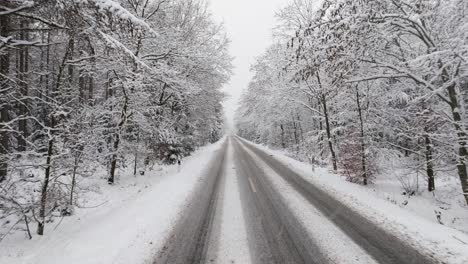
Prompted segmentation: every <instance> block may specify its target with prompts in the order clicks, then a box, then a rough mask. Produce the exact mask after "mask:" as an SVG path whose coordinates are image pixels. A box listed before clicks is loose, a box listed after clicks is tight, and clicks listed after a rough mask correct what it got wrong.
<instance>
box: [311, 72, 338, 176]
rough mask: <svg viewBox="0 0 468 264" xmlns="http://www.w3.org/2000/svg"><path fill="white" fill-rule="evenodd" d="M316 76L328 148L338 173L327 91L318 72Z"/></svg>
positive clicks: (334, 168)
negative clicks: (320, 91) (319, 89)
mask: <svg viewBox="0 0 468 264" xmlns="http://www.w3.org/2000/svg"><path fill="white" fill-rule="evenodd" d="M316 75H317V82H318V83H319V86H320V87H321V88H322V94H321V98H320V101H322V108H323V115H324V117H325V128H326V130H327V140H328V148H329V149H330V154H331V157H332V163H333V170H334V171H337V170H338V165H337V161H336V154H335V150H334V148H333V142H332V141H333V140H332V135H331V126H330V118H329V116H328V108H327V98H326V97H325V91H323V87H322V82H321V80H320V75H319V73H318V72H317V74H316Z"/></svg>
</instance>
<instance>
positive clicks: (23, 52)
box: [17, 20, 29, 151]
mask: <svg viewBox="0 0 468 264" xmlns="http://www.w3.org/2000/svg"><path fill="white" fill-rule="evenodd" d="M27 25H28V23H27V21H26V20H22V21H21V27H22V28H27ZM28 35H29V33H27V32H26V31H24V30H23V31H21V33H20V39H21V40H25V41H28V39H29V36H28ZM18 57H19V65H18V79H20V80H21V83H20V85H19V87H20V103H19V115H20V116H22V117H26V116H27V114H28V107H27V105H28V100H27V99H26V98H27V96H28V93H29V91H28V90H29V89H28V80H27V76H28V71H29V69H28V68H29V65H28V64H29V47H28V46H25V47H22V48H20V49H19V50H18ZM18 126H19V132H20V133H19V134H18V137H17V140H18V151H25V150H26V138H27V137H28V123H27V119H25V118H22V119H20V120H19V124H18Z"/></svg>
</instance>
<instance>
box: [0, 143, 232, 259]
mask: <svg viewBox="0 0 468 264" xmlns="http://www.w3.org/2000/svg"><path fill="white" fill-rule="evenodd" d="M224 141H225V140H224V139H223V140H221V141H220V142H218V143H216V144H213V145H210V146H207V147H204V148H201V149H200V150H199V151H197V152H195V153H193V155H192V156H191V157H189V158H187V159H186V160H184V162H183V164H182V166H181V169H180V172H177V167H176V166H173V167H171V168H168V169H166V170H162V171H159V172H152V173H148V175H147V176H144V177H148V178H149V180H148V181H146V182H145V181H142V182H143V184H141V183H142V182H141V181H140V182H139V181H137V184H133V185H134V187H135V188H133V189H132V190H133V192H129V191H127V192H125V191H124V189H123V188H118V186H112V187H103V189H104V190H103V194H102V196H104V197H106V199H109V201H113V202H109V203H105V204H104V205H102V206H99V207H98V208H94V209H83V210H80V211H77V212H76V214H75V215H74V216H72V217H67V218H64V220H63V222H62V223H61V224H60V225H58V226H57V227H56V230H52V229H53V228H54V226H56V225H55V224H51V225H50V227H49V228H50V230H48V231H49V232H46V235H45V236H44V237H39V236H35V237H34V238H33V239H32V240H30V241H29V240H25V239H24V238H22V237H18V236H11V237H10V238H8V239H5V240H4V241H2V243H1V244H0V263H9V264H16V263H18V264H19V263H21V264H33V263H34V264H41V263H44V264H53V263H67V264H74V263H76V264H83V263H86V264H94V263H96V264H97V263H106V264H107V263H116V264H118V263H151V262H152V258H153V257H154V255H155V254H156V253H157V252H158V250H159V249H160V247H162V246H163V245H164V241H165V240H166V238H167V236H168V235H169V234H170V231H171V229H172V227H173V224H174V223H175V222H176V220H177V219H178V217H179V215H180V213H181V212H182V211H183V209H184V208H185V206H186V205H187V203H188V199H189V197H190V194H191V193H192V192H193V190H194V189H195V188H196V186H197V183H199V182H200V181H201V180H202V179H203V177H204V175H205V173H204V169H205V168H208V164H209V163H210V161H211V160H212V159H213V157H214V156H215V154H216V151H217V150H219V149H220V148H221V147H222V145H223V143H224ZM142 177H143V176H142ZM131 180H132V179H130V181H131ZM138 182H139V183H138ZM122 183H124V180H123V179H122ZM112 188H113V189H112ZM116 189H117V190H116ZM125 190H127V188H126V189H125ZM119 191H121V192H119ZM101 199H102V198H101ZM116 200H118V202H115V201H116Z"/></svg>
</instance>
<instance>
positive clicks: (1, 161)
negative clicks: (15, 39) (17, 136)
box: [0, 16, 10, 183]
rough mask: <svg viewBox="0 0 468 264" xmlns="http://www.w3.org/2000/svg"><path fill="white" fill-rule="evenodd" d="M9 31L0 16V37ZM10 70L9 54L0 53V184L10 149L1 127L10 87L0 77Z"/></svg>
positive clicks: (5, 117)
mask: <svg viewBox="0 0 468 264" xmlns="http://www.w3.org/2000/svg"><path fill="white" fill-rule="evenodd" d="M8 31H9V18H8V16H0V35H1V36H5V37H6V36H8ZM9 70H10V54H9V52H8V50H5V51H4V52H2V53H0V90H2V91H3V90H4V92H2V93H0V183H1V182H2V181H4V180H5V179H6V176H7V171H8V162H7V155H8V151H9V148H10V135H9V134H8V133H7V132H6V131H2V130H3V129H5V127H4V126H3V124H4V123H6V122H8V121H9V120H10V119H9V115H8V105H9V102H8V101H7V100H8V99H7V95H6V94H7V93H8V92H9V91H8V88H9V86H10V83H9V80H7V79H6V78H4V77H2V76H8V73H9Z"/></svg>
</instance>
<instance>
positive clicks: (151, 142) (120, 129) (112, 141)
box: [0, 0, 232, 240]
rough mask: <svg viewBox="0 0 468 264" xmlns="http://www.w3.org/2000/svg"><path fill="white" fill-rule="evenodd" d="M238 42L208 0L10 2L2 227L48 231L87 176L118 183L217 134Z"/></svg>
mask: <svg viewBox="0 0 468 264" xmlns="http://www.w3.org/2000/svg"><path fill="white" fill-rule="evenodd" d="M228 45H229V40H228V39H227V37H226V34H225V32H224V28H223V26H222V25H221V24H218V23H216V22H215V21H214V19H213V18H212V15H211V14H210V12H209V10H208V9H207V4H206V2H205V1H203V0H157V1H149V0H54V1H49V0H3V1H1V2H0V225H1V226H2V228H3V230H7V232H10V231H11V230H12V229H18V230H23V231H24V232H25V233H26V234H28V236H29V238H31V237H32V236H34V235H35V233H36V234H37V235H43V234H44V230H45V226H46V225H47V223H50V222H52V221H53V219H55V218H60V217H64V216H68V215H71V214H73V210H74V208H75V207H76V206H77V204H76V199H77V196H79V195H80V193H82V192H84V191H87V190H83V189H82V186H80V184H79V183H80V182H81V181H82V180H83V179H86V178H93V177H98V180H100V181H103V182H106V181H107V182H108V183H109V184H111V185H112V184H114V183H115V182H116V181H117V180H118V179H119V173H120V172H121V171H122V170H124V169H125V168H128V169H130V170H131V171H132V172H133V174H134V175H140V174H144V173H145V171H146V170H147V169H150V168H151V167H152V164H154V163H160V164H172V163H175V162H177V160H180V159H181V158H183V157H185V156H188V155H190V154H191V153H192V152H193V151H194V150H196V149H197V148H198V147H200V146H203V145H205V144H207V143H211V142H215V141H217V140H218V139H219V138H220V137H221V136H222V134H223V119H224V117H223V109H222V101H223V98H224V97H225V95H224V94H223V92H221V87H222V86H223V84H225V83H226V82H227V81H228V80H229V77H230V74H231V71H232V65H231V63H232V58H231V57H230V55H229V54H228ZM99 171H104V172H105V173H97V172H99ZM3 235H5V234H3ZM1 238H2V234H0V240H1Z"/></svg>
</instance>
